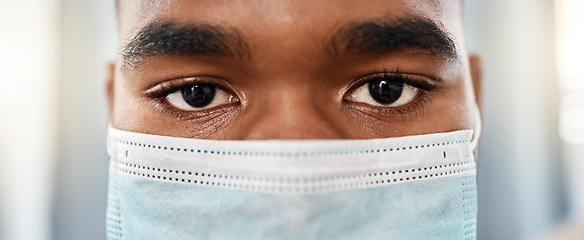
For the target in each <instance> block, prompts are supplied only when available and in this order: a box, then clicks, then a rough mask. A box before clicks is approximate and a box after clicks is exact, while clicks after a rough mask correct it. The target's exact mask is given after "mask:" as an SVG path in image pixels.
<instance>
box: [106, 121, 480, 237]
mask: <svg viewBox="0 0 584 240" xmlns="http://www.w3.org/2000/svg"><path fill="white" fill-rule="evenodd" d="M471 137H472V131H470V130H467V131H455V132H448V133H438V134H428V135H417V136H408V137H399V138H387V139H368V140H290V141H288V140H262V141H222V140H220V141H217V140H199V139H184V138H174V137H165V136H156V135H148V134H140V133H132V132H125V131H120V130H116V129H113V128H110V129H109V134H108V152H109V155H110V157H111V159H110V170H109V171H110V172H109V194H108V209H107V236H108V239H475V235H476V234H475V229H476V212H477V205H476V184H475V178H476V169H475V162H474V159H473V152H472V150H473V149H472V148H473V147H472V146H470V145H471V141H470V140H471Z"/></svg>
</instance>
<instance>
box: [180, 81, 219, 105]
mask: <svg viewBox="0 0 584 240" xmlns="http://www.w3.org/2000/svg"><path fill="white" fill-rule="evenodd" d="M181 95H182V98H183V100H185V102H186V103H188V104H189V105H191V106H192V107H196V108H201V107H205V106H207V105H209V103H211V102H212V101H213V98H215V86H213V85H210V84H196V85H193V86H191V87H188V88H183V89H181Z"/></svg>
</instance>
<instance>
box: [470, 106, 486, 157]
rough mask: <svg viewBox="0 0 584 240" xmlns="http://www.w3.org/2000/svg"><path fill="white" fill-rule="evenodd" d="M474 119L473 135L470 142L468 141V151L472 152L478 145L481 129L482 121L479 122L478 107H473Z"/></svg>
mask: <svg viewBox="0 0 584 240" xmlns="http://www.w3.org/2000/svg"><path fill="white" fill-rule="evenodd" d="M473 112H474V115H475V116H474V118H475V129H474V134H473V136H472V140H470V144H469V146H470V149H471V150H472V151H474V150H476V148H477V145H478V144H479V138H480V137H481V132H482V129H483V125H482V120H481V113H480V111H479V107H478V105H475V108H474V111H473Z"/></svg>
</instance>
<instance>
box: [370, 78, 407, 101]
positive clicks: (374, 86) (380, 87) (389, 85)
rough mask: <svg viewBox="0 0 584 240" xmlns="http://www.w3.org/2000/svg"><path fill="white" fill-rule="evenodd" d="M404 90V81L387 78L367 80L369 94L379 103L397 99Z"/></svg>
mask: <svg viewBox="0 0 584 240" xmlns="http://www.w3.org/2000/svg"><path fill="white" fill-rule="evenodd" d="M403 90H404V83H403V82H397V81H390V80H387V79H375V80H372V81H370V82H369V94H371V97H372V98H373V99H374V100H375V101H377V102H378V103H380V104H392V103H394V102H395V101H397V100H398V99H399V97H400V96H401V94H402V92H403Z"/></svg>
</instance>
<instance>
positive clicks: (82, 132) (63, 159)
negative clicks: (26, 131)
mask: <svg viewBox="0 0 584 240" xmlns="http://www.w3.org/2000/svg"><path fill="white" fill-rule="evenodd" d="M60 10H61V15H60V21H61V22H60V23H61V28H62V30H61V48H62V51H61V58H60V61H61V63H62V65H61V75H60V81H59V88H60V90H61V91H60V94H59V117H60V121H59V123H60V124H59V139H58V140H59V146H58V152H59V154H58V160H57V165H56V172H55V175H54V176H55V183H56V185H55V197H56V198H55V204H54V208H53V209H54V210H53V211H54V212H53V226H52V227H53V237H54V239H60V240H69V239H70V240H74V239H84V240H90V239H105V207H106V192H107V167H108V161H109V158H108V156H107V152H106V149H105V136H106V135H105V133H106V127H107V112H106V100H105V94H104V79H105V77H104V73H105V70H104V69H105V65H104V64H105V63H106V62H107V61H111V60H113V59H114V56H115V54H116V52H117V50H116V35H115V34H116V25H115V15H114V3H113V0H108V1H103V0H99V1H95V0H61V7H60Z"/></svg>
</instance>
